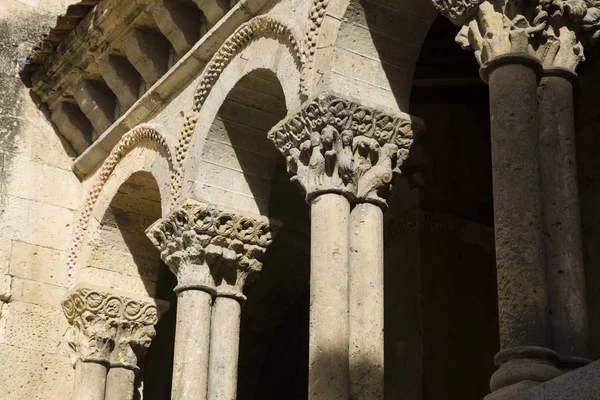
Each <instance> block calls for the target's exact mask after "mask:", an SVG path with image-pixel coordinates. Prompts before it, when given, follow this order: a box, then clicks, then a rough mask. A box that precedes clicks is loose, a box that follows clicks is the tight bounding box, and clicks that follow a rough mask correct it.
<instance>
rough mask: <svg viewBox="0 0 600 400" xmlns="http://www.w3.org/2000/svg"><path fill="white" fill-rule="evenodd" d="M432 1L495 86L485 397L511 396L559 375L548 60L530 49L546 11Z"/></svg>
mask: <svg viewBox="0 0 600 400" xmlns="http://www.w3.org/2000/svg"><path fill="white" fill-rule="evenodd" d="M433 2H434V4H435V5H436V6H437V7H438V9H439V10H440V11H441V12H442V13H443V14H444V15H446V16H447V17H449V18H450V19H451V20H452V21H453V22H454V23H456V24H457V25H460V26H462V29H461V31H460V33H459V35H458V36H457V38H456V40H457V42H458V43H460V44H461V45H462V46H463V47H464V48H469V49H472V50H475V56H476V58H477V60H478V62H479V63H480V65H481V66H482V68H481V76H482V78H483V79H484V80H485V81H486V82H488V84H489V89H490V113H491V116H490V120H491V127H490V130H491V135H492V140H491V141H492V174H493V196H494V222H495V223H494V228H495V239H496V267H497V277H498V311H499V323H500V347H501V349H500V352H499V353H498V354H497V355H496V357H495V362H496V364H497V366H498V370H497V371H496V372H495V373H494V375H493V376H492V378H491V380H490V388H491V390H492V394H490V395H488V396H487V399H507V398H510V397H512V396H513V395H514V394H515V393H517V392H519V391H521V390H523V389H526V388H529V387H532V386H535V385H537V384H539V383H541V382H545V381H547V380H550V379H552V378H554V377H556V376H558V375H559V374H560V370H559V369H558V368H557V367H556V365H557V364H558V355H557V354H556V353H555V352H554V351H552V350H551V349H550V346H551V343H550V331H549V327H548V291H547V284H546V271H545V260H544V244H543V239H542V205H541V188H540V186H541V185H540V169H539V144H538V140H539V138H538V118H537V116H538V107H537V98H536V93H537V86H538V81H539V79H540V77H541V72H542V66H541V63H540V62H539V61H538V59H537V58H536V57H535V56H534V55H535V53H534V52H533V50H532V40H533V39H532V38H534V37H535V36H536V34H537V33H539V32H541V31H542V30H543V29H544V27H545V24H546V17H547V13H546V12H545V11H544V10H543V9H542V6H541V4H539V2H538V1H530V2H521V1H518V0H508V1H505V0H475V1H472V2H468V3H465V2H464V1H460V0H433ZM507 21H508V23H507ZM531 53H533V54H531Z"/></svg>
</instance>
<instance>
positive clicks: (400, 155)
mask: <svg viewBox="0 0 600 400" xmlns="http://www.w3.org/2000/svg"><path fill="white" fill-rule="evenodd" d="M422 127H423V123H422V121H421V120H419V119H418V118H415V117H411V116H410V115H408V114H404V113H400V112H388V111H383V110H378V109H374V108H370V107H365V106H363V105H360V104H358V103H357V102H355V101H353V100H350V99H347V98H344V97H341V96H339V95H336V94H334V93H324V94H321V95H320V96H318V97H317V98H315V99H314V100H312V101H311V102H309V103H307V104H306V105H305V106H304V107H303V108H302V109H300V110H299V111H298V112H296V113H294V114H291V115H289V116H288V117H287V118H286V119H284V120H283V121H281V122H280V123H279V124H277V125H276V126H275V127H274V128H273V129H272V130H271V131H270V132H269V139H270V140H271V141H272V142H273V143H274V144H275V146H276V147H277V149H279V151H280V152H281V153H282V154H283V155H284V157H285V158H286V161H287V169H288V172H289V173H290V174H291V175H292V178H291V179H292V181H295V182H298V183H299V184H300V185H301V186H302V188H303V189H304V191H305V193H306V197H307V200H310V199H311V198H313V197H315V196H317V195H318V194H321V193H340V194H344V195H346V196H347V197H349V198H350V199H351V200H358V201H368V202H373V203H376V204H378V205H381V206H383V207H386V205H387V204H386V200H385V197H386V195H387V191H388V189H389V186H390V182H391V180H392V177H393V174H394V173H395V172H397V173H400V172H401V167H402V163H403V162H404V161H405V160H406V159H407V158H408V154H409V149H410V147H411V145H412V143H413V139H414V135H415V133H416V132H417V131H419V129H421V128H422Z"/></svg>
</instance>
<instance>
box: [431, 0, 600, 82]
mask: <svg viewBox="0 0 600 400" xmlns="http://www.w3.org/2000/svg"><path fill="white" fill-rule="evenodd" d="M432 2H433V4H434V6H435V7H436V8H437V9H438V10H439V11H440V12H441V13H442V14H443V15H445V16H446V17H448V18H449V19H450V20H451V21H452V22H453V23H455V24H456V25H459V26H461V30H460V32H459V34H458V35H457V36H456V42H457V43H458V44H460V45H461V46H462V47H463V48H464V49H468V50H473V51H474V52H475V57H476V59H477V61H478V62H479V64H480V65H484V64H485V63H486V62H488V61H490V60H492V59H494V58H496V57H498V56H503V55H508V54H524V53H526V54H529V55H531V56H535V57H537V58H538V60H539V61H540V62H541V63H542V64H543V65H544V67H545V68H564V69H567V70H570V71H572V72H574V71H575V70H576V68H577V66H578V65H579V64H580V63H581V62H582V61H584V60H585V56H584V48H586V47H589V46H591V45H593V44H594V43H595V41H596V39H597V37H598V35H599V29H598V28H600V8H599V7H598V5H599V4H598V2H597V1H595V0H527V1H522V0H432Z"/></svg>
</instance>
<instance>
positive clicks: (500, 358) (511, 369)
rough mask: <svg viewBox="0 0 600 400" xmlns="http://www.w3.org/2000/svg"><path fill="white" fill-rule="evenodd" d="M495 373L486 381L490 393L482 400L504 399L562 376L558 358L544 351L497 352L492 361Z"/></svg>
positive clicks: (523, 348)
mask: <svg viewBox="0 0 600 400" xmlns="http://www.w3.org/2000/svg"><path fill="white" fill-rule="evenodd" d="M494 361H495V363H496V365H497V366H498V370H497V371H496V372H494V374H493V375H492V378H491V379H490V389H491V390H492V393H491V394H489V395H488V396H486V398H485V399H486V400H499V399H508V398H510V397H511V396H514V395H515V394H516V393H518V392H521V391H523V390H526V389H529V388H531V387H533V386H536V385H539V384H540V383H543V382H547V381H549V380H551V379H554V378H556V377H557V376H559V375H561V374H562V371H561V370H560V369H558V367H557V365H559V362H560V358H559V356H558V354H556V353H555V352H554V351H552V350H550V349H547V348H545V347H535V346H519V347H512V348H508V349H506V350H502V351H500V352H499V353H498V354H496V357H494Z"/></svg>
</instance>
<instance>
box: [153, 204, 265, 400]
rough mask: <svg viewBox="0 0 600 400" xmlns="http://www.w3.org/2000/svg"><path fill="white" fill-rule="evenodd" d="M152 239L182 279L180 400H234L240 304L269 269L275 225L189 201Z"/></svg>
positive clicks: (176, 386) (176, 389) (176, 387)
mask: <svg viewBox="0 0 600 400" xmlns="http://www.w3.org/2000/svg"><path fill="white" fill-rule="evenodd" d="M147 235H148V237H149V238H150V239H151V240H152V242H153V243H154V245H155V246H156V247H157V248H158V249H159V250H160V251H161V257H162V258H163V260H165V262H166V263H167V265H169V267H170V268H171V269H172V270H173V272H174V273H175V274H176V275H177V279H178V286H177V287H176V288H175V291H176V292H177V293H178V295H179V296H178V309H177V327H176V335H175V356H174V357H175V359H174V376H173V399H185V400H187V399H190V400H191V399H194V400H197V399H201V398H202V399H206V398H211V399H217V398H218V399H223V400H225V399H235V395H236V390H237V360H238V357H237V355H238V350H239V331H240V326H239V324H240V313H241V308H240V302H239V300H240V299H242V298H243V294H242V289H243V286H244V284H245V283H246V277H247V276H248V275H251V274H252V273H254V272H258V271H259V270H260V267H261V266H262V264H260V261H259V259H260V257H261V256H262V254H263V253H264V251H265V248H266V246H267V245H268V244H269V243H270V242H271V235H272V234H271V227H270V224H269V223H268V222H267V221H258V220H255V219H250V218H245V217H242V216H239V215H236V214H232V213H227V212H222V211H220V210H218V208H217V207H216V206H215V205H209V204H205V203H202V202H199V201H196V200H193V199H187V200H186V201H184V202H183V203H182V204H181V205H180V206H179V207H178V208H177V210H175V211H174V212H173V213H172V214H171V215H169V216H168V217H166V218H164V219H163V220H160V221H157V222H156V223H155V224H153V225H152V226H151V227H150V228H148V230H147ZM214 296H217V301H216V302H215V306H214V309H213V305H212V300H213V297H214ZM211 321H212V323H211ZM211 326H212V328H211ZM211 332H212V333H213V334H212V335H211ZM209 354H210V362H209ZM209 365H210V368H209ZM209 371H210V372H209Z"/></svg>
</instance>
